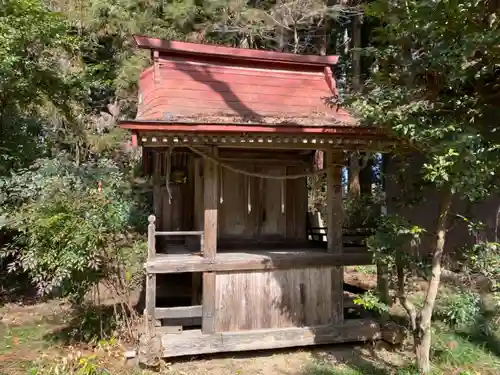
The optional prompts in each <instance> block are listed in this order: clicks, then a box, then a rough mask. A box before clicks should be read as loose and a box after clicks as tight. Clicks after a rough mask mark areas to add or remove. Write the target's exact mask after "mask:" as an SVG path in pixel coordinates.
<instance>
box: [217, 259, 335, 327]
mask: <svg viewBox="0 0 500 375" xmlns="http://www.w3.org/2000/svg"><path fill="white" fill-rule="evenodd" d="M331 276H332V268H331V267H322V268H305V269H290V270H276V271H252V272H224V273H217V276H216V288H215V289H216V298H215V308H216V312H217V313H216V321H215V331H216V332H230V331H241V330H252V329H267V328H287V327H301V326H317V325H326V324H331V323H332V322H333V317H332V299H331V297H332V295H331V293H328V292H327V291H328V290H329V289H330V288H331V285H332V280H331Z"/></svg>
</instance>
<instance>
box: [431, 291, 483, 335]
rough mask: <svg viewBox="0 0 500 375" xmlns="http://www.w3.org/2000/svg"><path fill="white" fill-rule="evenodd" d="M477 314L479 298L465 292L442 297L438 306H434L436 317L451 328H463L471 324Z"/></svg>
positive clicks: (478, 311)
mask: <svg viewBox="0 0 500 375" xmlns="http://www.w3.org/2000/svg"><path fill="white" fill-rule="evenodd" d="M479 313H480V300H479V297H478V296H477V295H476V294H474V293H472V292H469V291H465V290H460V291H457V292H456V293H449V294H446V295H443V296H442V298H441V299H440V301H439V304H438V306H436V316H438V317H439V318H441V319H442V320H443V321H444V322H445V323H447V324H449V325H450V326H453V327H464V326H469V325H471V324H473V323H474V322H475V321H476V319H477V317H478V314H479Z"/></svg>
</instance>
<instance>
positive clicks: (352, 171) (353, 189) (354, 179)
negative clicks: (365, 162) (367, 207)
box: [349, 152, 361, 199]
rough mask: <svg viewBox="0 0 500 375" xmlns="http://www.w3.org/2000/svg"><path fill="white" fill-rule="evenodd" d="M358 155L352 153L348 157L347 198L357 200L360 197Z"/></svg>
mask: <svg viewBox="0 0 500 375" xmlns="http://www.w3.org/2000/svg"><path fill="white" fill-rule="evenodd" d="M359 163H360V162H359V154H358V153H357V152H353V153H352V154H351V156H350V157H349V197H350V198H353V199H357V198H359V197H360V195H361V185H360V182H359V172H360V169H361V168H360V164H359Z"/></svg>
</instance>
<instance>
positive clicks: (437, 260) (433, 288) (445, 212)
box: [413, 188, 453, 374]
mask: <svg viewBox="0 0 500 375" xmlns="http://www.w3.org/2000/svg"><path fill="white" fill-rule="evenodd" d="M452 199H453V193H452V191H451V189H449V188H448V189H447V190H446V191H444V192H443V195H442V197H441V202H440V203H441V204H440V208H439V218H438V220H437V224H436V242H435V245H434V251H433V253H432V275H431V279H430V280H429V287H428V289H427V295H426V296H425V301H424V307H423V308H422V310H421V311H420V314H419V316H418V318H417V329H416V330H415V331H414V332H413V336H414V346H415V355H416V360H417V367H418V369H419V371H421V372H422V373H423V374H427V373H430V372H431V363H430V350H431V339H432V334H431V318H432V313H433V311H434V305H435V304H436V297H437V294H438V291H439V284H440V281H441V260H442V258H443V251H444V245H445V242H446V231H447V228H448V218H449V214H450V208H451V202H452Z"/></svg>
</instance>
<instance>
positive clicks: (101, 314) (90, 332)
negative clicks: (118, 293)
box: [45, 304, 130, 345]
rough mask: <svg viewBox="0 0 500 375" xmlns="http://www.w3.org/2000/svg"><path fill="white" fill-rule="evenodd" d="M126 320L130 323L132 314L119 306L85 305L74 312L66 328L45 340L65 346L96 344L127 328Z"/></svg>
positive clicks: (67, 321)
mask: <svg viewBox="0 0 500 375" xmlns="http://www.w3.org/2000/svg"><path fill="white" fill-rule="evenodd" d="M125 319H128V320H129V321H130V314H129V313H127V312H125V311H124V310H123V308H122V307H121V305H119V304H115V305H100V306H94V305H84V306H82V307H80V308H77V309H75V310H73V312H72V314H71V316H70V317H69V319H67V320H66V322H65V324H64V326H63V327H62V328H60V329H57V330H55V331H53V332H51V333H49V334H47V335H46V336H45V339H46V340H47V341H51V342H55V343H59V344H64V345H71V344H76V343H80V344H82V343H83V344H95V343H97V342H98V341H100V340H104V339H108V338H110V337H112V336H113V335H115V334H116V332H117V330H118V329H119V328H121V329H124V326H125V328H126V326H127V324H126V322H125ZM124 323H125V324H124Z"/></svg>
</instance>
